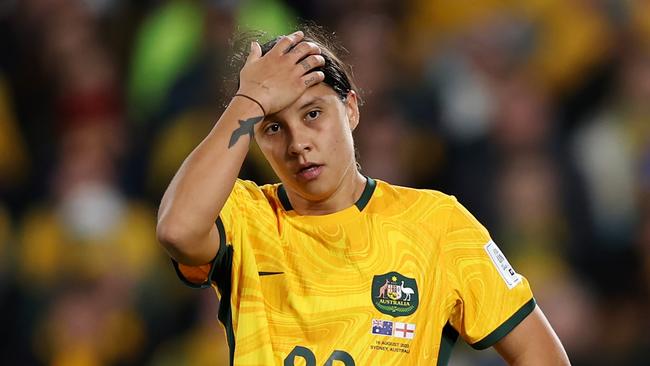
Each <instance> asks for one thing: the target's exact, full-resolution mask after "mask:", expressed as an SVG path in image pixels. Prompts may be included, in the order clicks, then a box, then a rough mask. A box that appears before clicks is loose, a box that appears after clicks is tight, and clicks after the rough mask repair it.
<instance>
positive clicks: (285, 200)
mask: <svg viewBox="0 0 650 366" xmlns="http://www.w3.org/2000/svg"><path fill="white" fill-rule="evenodd" d="M375 187H377V182H375V180H374V179H372V178H370V177H366V187H365V188H364V189H363V192H362V193H361V197H359V199H358V200H357V202H355V203H354V205H355V206H357V209H359V211H363V209H364V208H365V207H366V206H367V205H368V202H370V198H371V197H372V194H373V193H374V192H375ZM278 199H279V200H280V204H282V208H284V210H285V211H287V212H288V211H292V210H293V207H292V206H291V202H290V201H289V196H287V191H286V190H285V189H284V185H282V184H280V185H279V186H278Z"/></svg>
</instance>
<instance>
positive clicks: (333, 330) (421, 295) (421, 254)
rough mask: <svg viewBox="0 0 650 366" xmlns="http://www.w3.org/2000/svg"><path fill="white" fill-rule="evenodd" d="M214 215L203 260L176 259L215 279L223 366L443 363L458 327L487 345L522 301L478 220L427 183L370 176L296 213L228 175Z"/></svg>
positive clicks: (272, 190)
mask: <svg viewBox="0 0 650 366" xmlns="http://www.w3.org/2000/svg"><path fill="white" fill-rule="evenodd" d="M217 225H218V227H219V228H220V230H221V233H222V237H225V238H224V239H225V240H223V243H222V244H221V249H220V250H219V255H218V256H217V258H216V259H215V261H214V263H213V264H212V266H211V267H207V268H206V267H204V268H203V270H202V271H201V270H198V269H197V268H190V267H185V266H182V265H180V266H179V265H176V269H177V270H178V273H179V275H180V276H181V278H182V279H183V280H184V281H185V282H187V283H188V284H191V283H190V282H194V283H196V282H197V281H199V280H201V279H200V277H201V274H204V277H203V280H205V281H206V282H205V283H204V284H203V285H204V286H206V285H209V284H212V285H213V287H214V288H215V289H217V293H218V295H219V296H220V300H221V304H222V305H221V308H220V314H219V318H220V319H221V321H222V322H223V323H224V325H225V328H226V333H227V336H228V338H229V343H230V347H231V358H232V360H231V364H232V363H234V364H235V365H294V364H295V365H333V364H335V365H379V364H385V365H424V364H434V363H437V364H444V363H445V362H446V360H447V359H448V356H449V351H450V348H451V346H452V345H453V343H454V341H455V340H456V338H457V336H458V335H459V334H460V335H461V336H462V337H463V338H464V339H465V341H466V342H468V343H469V344H471V345H472V346H474V347H475V348H485V347H489V346H491V345H492V344H493V343H495V342H496V341H498V340H499V339H500V338H501V337H503V336H504V335H505V334H507V333H508V332H509V331H510V330H511V329H512V328H514V326H516V325H517V324H518V323H519V322H520V321H521V320H523V319H524V318H525V316H527V315H528V314H529V313H530V312H531V311H532V310H533V308H534V306H535V302H534V300H533V297H532V293H531V290H530V287H529V285H528V282H527V281H526V279H524V278H523V277H522V276H520V275H519V274H516V273H515V272H514V270H513V269H512V267H510V266H509V264H508V262H507V260H505V257H503V254H502V253H501V252H500V251H499V250H498V248H497V247H496V245H495V244H494V243H493V242H492V241H491V239H490V237H489V235H488V232H487V230H486V229H485V228H484V227H483V226H482V225H481V224H480V223H479V222H478V221H477V220H476V219H474V217H473V216H472V215H471V214H470V213H469V212H467V210H465V209H464V208H463V207H462V206H461V205H460V204H459V203H458V202H457V201H456V199H455V198H454V197H452V196H448V195H445V194H443V193H440V192H436V191H430V190H417V189H411V188H404V187H398V186H393V185H390V184H388V183H385V182H382V181H375V180H372V179H370V178H369V179H368V183H367V186H366V190H365V191H364V193H363V195H362V197H361V199H360V200H359V202H357V204H355V205H353V206H351V207H348V208H347V209H344V210H342V211H339V212H336V213H333V214H329V215H322V216H301V215H298V214H297V213H296V212H295V211H293V210H292V209H291V207H290V203H289V201H288V199H287V198H286V193H284V191H283V189H282V188H281V186H280V185H277V184H276V185H265V186H261V187H259V186H257V185H256V184H254V183H252V182H249V181H242V180H238V181H237V182H236V184H235V187H234V189H233V192H232V193H231V195H230V197H229V199H228V201H227V203H226V205H225V207H224V208H223V210H222V212H221V216H220V219H219V220H218V222H217ZM224 234H225V235H224ZM190 278H191V279H190ZM335 361H336V362H335Z"/></svg>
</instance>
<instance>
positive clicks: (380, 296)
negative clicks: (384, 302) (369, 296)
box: [377, 280, 388, 299]
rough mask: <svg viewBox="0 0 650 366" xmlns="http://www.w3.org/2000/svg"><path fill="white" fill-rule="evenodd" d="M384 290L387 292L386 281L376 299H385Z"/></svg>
mask: <svg viewBox="0 0 650 366" xmlns="http://www.w3.org/2000/svg"><path fill="white" fill-rule="evenodd" d="M386 290H388V280H386V283H385V284H384V285H383V286H381V287H380V288H379V296H377V298H378V299H385V298H386Z"/></svg>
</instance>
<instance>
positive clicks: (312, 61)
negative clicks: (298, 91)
mask: <svg viewBox="0 0 650 366" xmlns="http://www.w3.org/2000/svg"><path fill="white" fill-rule="evenodd" d="M298 65H299V66H300V67H299V69H300V70H301V73H302V74H306V73H307V72H309V71H310V70H312V69H315V68H317V67H321V66H323V65H325V58H324V57H323V56H321V55H311V56H307V57H305V58H304V59H302V60H301V61H300V62H298Z"/></svg>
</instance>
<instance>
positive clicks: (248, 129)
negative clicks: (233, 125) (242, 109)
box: [228, 116, 264, 149]
mask: <svg viewBox="0 0 650 366" xmlns="http://www.w3.org/2000/svg"><path fill="white" fill-rule="evenodd" d="M263 119H264V116H257V117H251V118H249V119H247V120H241V119H240V120H239V127H237V129H235V130H234V131H233V132H232V135H231V136H230V142H228V148H229V149H230V148H231V147H233V146H234V145H235V144H236V143H237V141H239V138H240V137H242V136H245V135H249V136H250V138H251V140H252V139H253V137H254V136H255V132H254V131H255V124H257V123H260V122H262V120H263Z"/></svg>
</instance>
